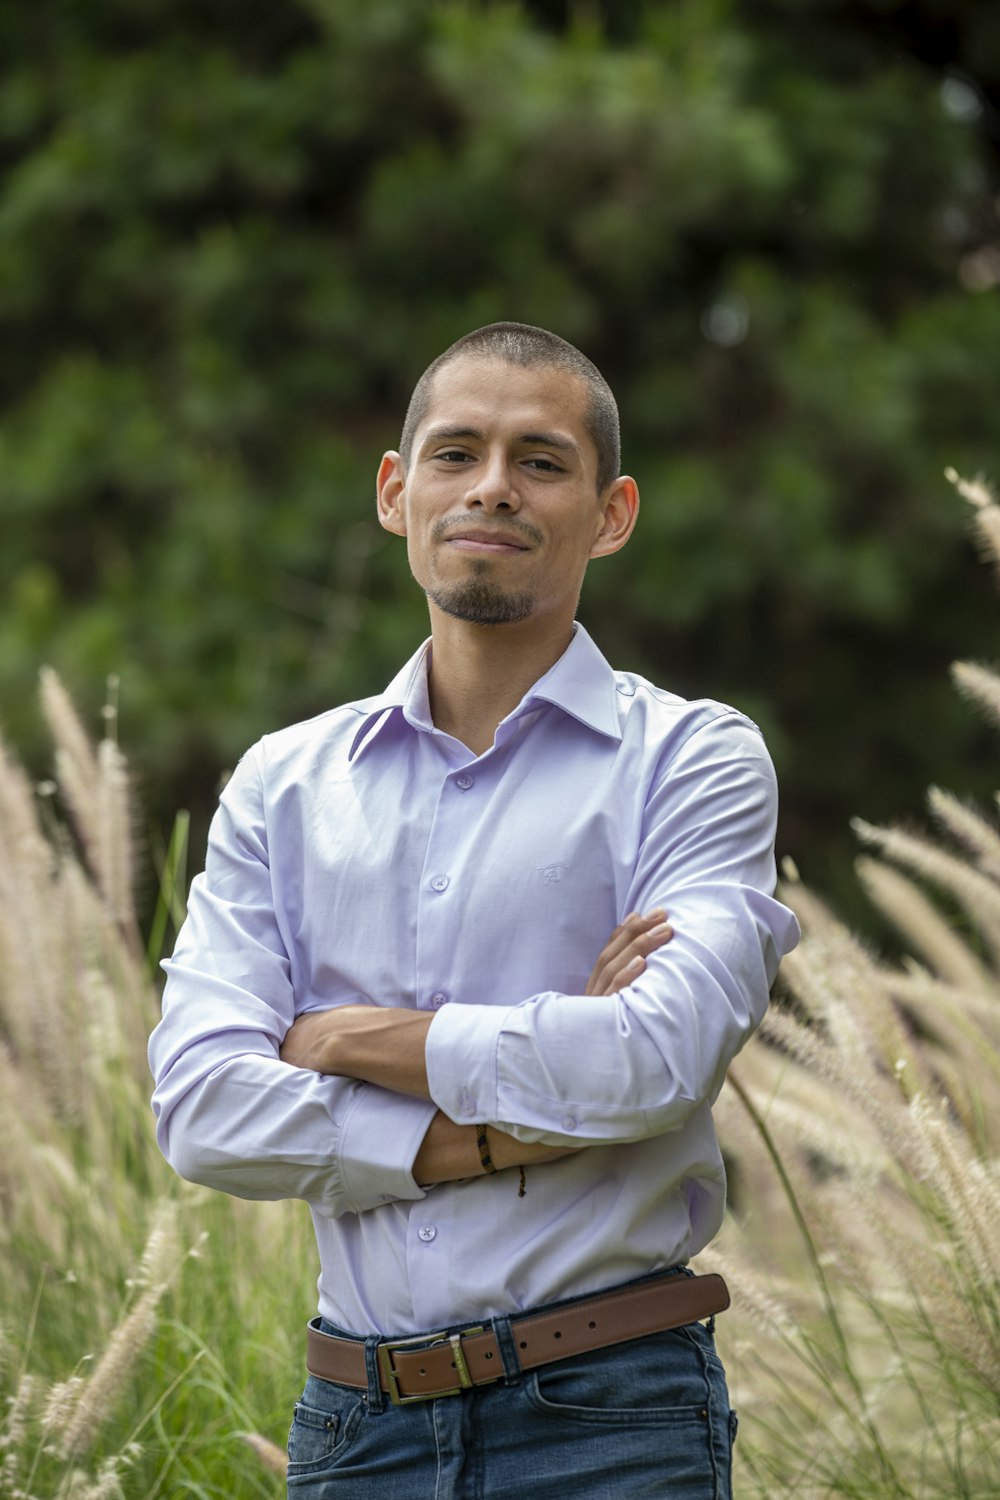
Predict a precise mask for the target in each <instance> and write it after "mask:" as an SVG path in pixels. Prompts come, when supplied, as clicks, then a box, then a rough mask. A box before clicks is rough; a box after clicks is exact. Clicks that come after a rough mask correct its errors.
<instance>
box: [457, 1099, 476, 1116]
mask: <svg viewBox="0 0 1000 1500" xmlns="http://www.w3.org/2000/svg"><path fill="white" fill-rule="evenodd" d="M461 1109H462V1113H463V1115H474V1114H475V1113H476V1101H475V1099H470V1098H469V1096H468V1094H466V1096H465V1098H464V1099H463V1100H462V1104H461Z"/></svg>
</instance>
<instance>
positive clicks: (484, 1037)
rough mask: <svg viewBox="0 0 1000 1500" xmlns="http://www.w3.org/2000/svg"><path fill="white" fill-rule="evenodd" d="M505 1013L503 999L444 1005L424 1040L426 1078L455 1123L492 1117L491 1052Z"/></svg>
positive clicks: (494, 1069)
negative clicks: (490, 1001)
mask: <svg viewBox="0 0 1000 1500" xmlns="http://www.w3.org/2000/svg"><path fill="white" fill-rule="evenodd" d="M509 1015H510V1007H508V1006H506V1005H454V1004H453V1005H445V1006H442V1008H441V1009H440V1010H439V1011H438V1013H437V1015H436V1016H435V1017H434V1019H433V1021H432V1022H431V1026H430V1030H429V1031H428V1033H427V1041H426V1043H425V1050H424V1055H425V1060H426V1063H427V1084H428V1087H429V1089H430V1094H431V1098H432V1099H433V1100H434V1103H435V1104H436V1105H437V1106H438V1108H439V1109H440V1110H441V1111H442V1112H443V1113H444V1114H446V1115H447V1116H448V1118H449V1119H450V1120H454V1121H455V1124H456V1125H480V1124H492V1123H495V1122H496V1119H497V1058H498V1054H499V1049H500V1036H501V1034H502V1032H503V1029H504V1026H505V1025H506V1022H507V1018H508V1016H509Z"/></svg>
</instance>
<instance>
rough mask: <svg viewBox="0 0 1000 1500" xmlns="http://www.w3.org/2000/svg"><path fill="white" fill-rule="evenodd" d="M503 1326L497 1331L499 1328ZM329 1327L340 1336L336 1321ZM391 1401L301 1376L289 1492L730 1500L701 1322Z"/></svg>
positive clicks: (711, 1354)
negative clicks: (425, 1397)
mask: <svg viewBox="0 0 1000 1500" xmlns="http://www.w3.org/2000/svg"><path fill="white" fill-rule="evenodd" d="M505 1325H506V1326H505ZM320 1326H321V1327H322V1328H323V1330H324V1332H326V1333H341V1332H342V1330H340V1329H337V1328H335V1327H333V1325H332V1324H329V1323H326V1322H323V1323H321V1325H320ZM494 1326H495V1327H496V1329H497V1334H498V1338H499V1342H500V1345H501V1350H502V1351H503V1353H504V1362H505V1368H506V1369H507V1376H506V1378H505V1379H504V1380H502V1381H500V1382H498V1383H497V1384H495V1385H488V1386H481V1387H477V1388H476V1389H474V1390H467V1391H463V1392H462V1393H461V1394H460V1395H458V1396H442V1397H439V1398H438V1399H437V1400H433V1401H423V1402H419V1403H416V1404H415V1405H413V1406H393V1405H392V1404H391V1403H390V1402H389V1400H388V1398H387V1397H384V1396H383V1395H382V1393H381V1391H380V1389H379V1388H378V1385H377V1381H376V1378H375V1376H374V1368H375V1366H374V1359H373V1350H374V1344H375V1342H377V1341H375V1340H372V1341H370V1342H369V1369H370V1371H371V1372H372V1375H371V1378H370V1380H369V1390H368V1391H367V1392H363V1391H355V1390H351V1389H349V1388H348V1387H346V1386H340V1385H331V1384H330V1383H329V1382H328V1381H325V1380H318V1379H317V1378H316V1377H315V1376H314V1375H310V1376H309V1379H308V1381H307V1383H306V1387H305V1390H304V1391H303V1394H302V1399H301V1401H299V1402H298V1404H297V1405H296V1408H295V1419H294V1421H293V1423H292V1429H291V1432H290V1434H289V1439H288V1455H289V1468H288V1493H289V1496H290V1497H295V1500H647V1497H648V1500H659V1497H663V1500H731V1495H732V1489H731V1483H730V1470H731V1459H732V1443H733V1437H734V1435H735V1430H736V1417H735V1414H734V1413H733V1412H731V1411H730V1409H729V1396H728V1392H727V1390H726V1377H725V1373H724V1371H723V1368H722V1364H721V1362H720V1360H719V1357H718V1355H717V1354H716V1352H715V1341H714V1339H713V1337H712V1331H711V1327H710V1326H706V1325H705V1324H702V1323H689V1324H686V1325H685V1326H684V1327H683V1328H675V1329H672V1330H670V1332H668V1333H657V1334H650V1335H648V1336H647V1337H645V1338H642V1339H633V1340H632V1341H630V1342H629V1343H626V1344H617V1345H614V1346H612V1347H610V1348H607V1349H598V1350H595V1351H594V1352H593V1353H591V1354H586V1355H582V1356H580V1357H578V1358H573V1359H566V1360H559V1361H557V1362H556V1363H554V1364H550V1365H543V1366H542V1367H541V1368H539V1369H537V1370H532V1371H529V1372H527V1373H524V1374H522V1373H520V1372H519V1371H518V1370H517V1363H516V1355H515V1354H514V1352H513V1341H512V1340H511V1338H510V1336H509V1324H507V1320H506V1319H502V1318H499V1319H495V1320H494Z"/></svg>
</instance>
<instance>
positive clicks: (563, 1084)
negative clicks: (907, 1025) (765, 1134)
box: [427, 712, 798, 1145]
mask: <svg viewBox="0 0 1000 1500" xmlns="http://www.w3.org/2000/svg"><path fill="white" fill-rule="evenodd" d="M776 816H777V792H776V786H775V778H774V771H773V767H772V765H771V761H770V757H769V756H768V753H767V750H766V748H765V746H764V743H763V740H762V738H761V736H760V734H759V732H758V731H757V730H756V728H755V727H754V726H753V725H752V724H751V723H750V722H749V721H748V720H745V719H744V718H742V716H739V715H737V714H734V713H731V712H730V713H722V714H719V715H718V716H717V717H715V718H713V719H711V720H709V722H708V723H706V724H703V725H702V726H701V727H700V728H698V729H696V730H695V731H694V732H693V733H692V734H691V735H690V736H689V737H688V738H687V739H686V740H685V742H684V743H683V744H682V745H681V746H680V747H679V749H677V750H676V752H675V753H673V754H672V755H671V756H670V757H669V758H665V763H664V764H663V765H662V766H661V767H659V768H658V770H657V773H656V774H655V775H654V777H653V778H652V780H651V783H650V786H649V791H648V794H647V795H646V801H645V806H644V808H643V817H642V835H641V839H640V842H639V848H638V853H637V858H636V861H635V866H634V871H633V877H632V880H631V883H630V885H629V888H628V890H627V893H626V895H625V899H624V902H623V905H622V910H621V913H620V914H619V915H620V917H623V916H624V915H625V914H626V913H627V912H629V911H643V912H645V911H650V910H652V909H654V908H656V907H660V906H662V907H664V908H665V909H666V911H667V913H668V915H669V919H670V922H671V924H672V926H673V928H674V937H673V938H672V939H671V941H670V942H669V943H668V944H666V945H665V946H664V947H662V948H660V949H659V950H658V951H657V952H656V953H654V954H653V955H651V957H650V958H649V959H648V961H647V965H646V969H645V971H644V973H643V974H642V975H641V976H640V977H639V979H638V980H636V981H635V983H634V984H631V985H629V986H628V987H627V988H624V989H622V990H620V991H619V992H617V993H616V994H613V995H609V996H600V995H594V996H587V995H581V994H562V993H557V992H554V991H546V992H544V993H540V994H536V995H533V996H531V997H530V998H528V999H526V1000H524V1001H523V1002H521V1003H519V1004H516V1005H512V1006H491V1005H488V1004H476V1003H472V1004H461V1005H452V1006H448V1007H446V1008H445V1009H444V1010H442V1011H441V1012H440V1013H439V1014H438V1015H437V1016H436V1017H435V1019H434V1022H433V1024H432V1026H431V1028H430V1032H429V1035H428V1042H427V1068H428V1078H429V1083H430V1091H431V1094H432V1097H433V1098H434V1100H435V1102H436V1103H437V1104H438V1105H439V1107H440V1108H441V1109H442V1110H443V1111H444V1113H445V1114H447V1115H449V1116H450V1117H451V1118H452V1119H454V1120H461V1121H469V1120H476V1121H484V1122H486V1123H491V1124H495V1125H498V1126H500V1127H501V1128H503V1129H505V1130H508V1131H509V1132H511V1133H512V1134H514V1135H516V1136H517V1137H518V1138H519V1139H521V1140H525V1141H545V1142H549V1143H551V1144H563V1143H564V1144H576V1145H583V1144H588V1143H597V1142H604V1143H607V1142H616V1141H618V1142H622V1141H629V1140H640V1139H644V1138H646V1137H648V1136H652V1135H656V1134H660V1133H663V1132H665V1131H670V1130H675V1129H677V1128H679V1127H680V1126H682V1125H683V1124H684V1122H685V1121H686V1119H687V1118H688V1117H689V1115H690V1114H691V1112H692V1111H693V1110H694V1109H695V1108H697V1107H699V1106H701V1105H703V1104H704V1103H706V1102H708V1103H711V1102H712V1101H714V1099H715V1097H716V1096H717V1094H718V1092H719V1089H720V1088H721V1086H722V1082H723V1079H724V1077H725V1073H726V1069H727V1068H728V1066H729V1063H730V1062H731V1061H732V1059H733V1057H734V1056H735V1055H736V1053H737V1052H738V1051H739V1049H740V1048H741V1047H742V1046H743V1044H744V1043H745V1042H746V1041H747V1039H748V1038H749V1037H750V1035H751V1034H752V1033H753V1031H754V1029H755V1028H756V1027H757V1026H758V1025H759V1024H760V1022H761V1020H762V1019H763V1016H764V1013H765V1010H766V1009H767V1004H768V996H769V992H770V987H771V984H772V982H773V980H774V977H775V973H776V971H777V968H778V964H779V961H780V959H781V957H782V955H783V954H784V953H786V952H788V951H789V950H790V949H791V948H792V947H794V945H795V942H796V941H797V938H798V925H797V923H796V920H795V917H794V916H793V914H792V913H791V912H790V911H789V910H788V909H787V908H786V907H785V906H783V905H782V904H781V903H780V902H779V901H777V900H776V899H775V898H774V895H773V892H774V887H775V864H774V835H775V822H776ZM597 936H598V937H601V936H602V937H603V939H605V940H606V938H607V937H608V936H610V934H607V933H606V934H603V935H597ZM598 946H599V943H598ZM594 956H595V957H596V951H595V955H594Z"/></svg>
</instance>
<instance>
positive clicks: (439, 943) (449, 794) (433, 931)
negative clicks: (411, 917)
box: [414, 769, 482, 1011]
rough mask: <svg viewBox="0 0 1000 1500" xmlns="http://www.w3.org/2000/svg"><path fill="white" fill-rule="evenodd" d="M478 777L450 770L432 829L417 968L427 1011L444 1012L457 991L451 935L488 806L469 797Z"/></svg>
mask: <svg viewBox="0 0 1000 1500" xmlns="http://www.w3.org/2000/svg"><path fill="white" fill-rule="evenodd" d="M476 780H477V776H476V775H474V774H473V773H472V772H471V771H469V770H465V769H462V770H459V771H457V772H455V771H451V772H449V773H448V774H446V775H445V776H444V777H443V778H442V780H441V782H440V785H439V790H438V796H437V801H436V803H435V805H434V812H433V815H432V817H431V820H430V826H429V828H428V834H427V844H426V848H425V852H424V865H423V873H422V878H421V881H420V891H419V895H418V901H417V932H416V952H415V961H416V962H415V972H414V978H415V981H416V993H417V995H418V996H420V997H421V998H420V999H419V1000H418V1002H417V1003H418V1004H419V1005H420V1006H421V1007H422V1008H423V1009H426V1010H434V1011H437V1010H440V1009H441V1008H442V1007H443V1006H444V1005H446V1004H448V1003H449V1001H451V1000H452V999H453V997H454V995H455V994H456V993H457V991H456V989H455V985H454V981H453V975H452V973H451V971H450V968H449V966H448V960H447V957H446V955H447V954H448V953H449V952H451V950H452V948H453V946H454V944H453V943H450V942H449V934H450V933H451V931H452V924H453V922H454V913H455V902H456V901H458V902H461V899H462V895H463V891H462V885H463V874H464V868H465V866H464V859H465V850H466V849H468V848H469V847H470V846H471V844H472V842H473V840H474V839H475V835H476V827H475V823H476V811H477V808H480V807H481V806H482V804H481V802H480V800H479V798H478V797H477V798H476V801H475V803H470V802H468V801H466V800H465V794H466V793H467V792H468V791H469V790H471V788H472V787H473V785H474V784H475V782H476ZM456 788H457V790H456ZM459 792H461V793H462V795H461V796H460V795H458V793H459Z"/></svg>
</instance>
